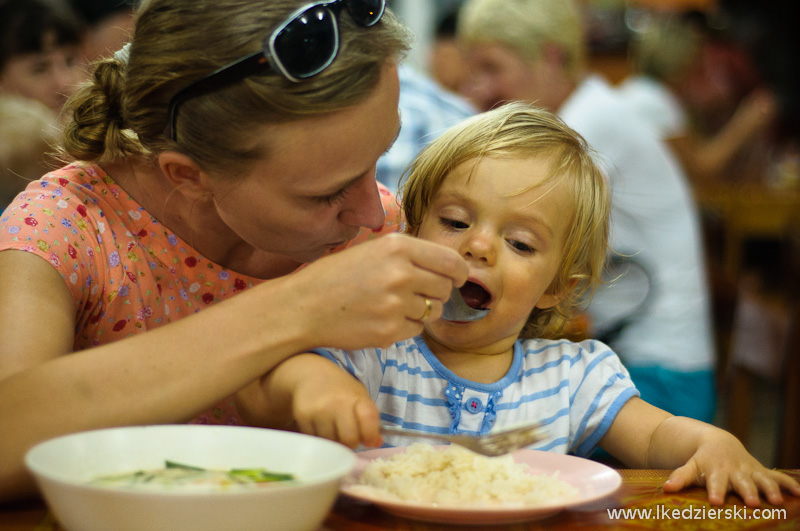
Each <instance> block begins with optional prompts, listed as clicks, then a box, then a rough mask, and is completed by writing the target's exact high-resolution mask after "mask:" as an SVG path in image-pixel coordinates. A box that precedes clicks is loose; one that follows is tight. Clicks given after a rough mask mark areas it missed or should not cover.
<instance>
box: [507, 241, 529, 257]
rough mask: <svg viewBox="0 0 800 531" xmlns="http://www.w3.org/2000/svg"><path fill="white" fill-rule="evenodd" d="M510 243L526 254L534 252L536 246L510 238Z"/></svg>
mask: <svg viewBox="0 0 800 531" xmlns="http://www.w3.org/2000/svg"><path fill="white" fill-rule="evenodd" d="M508 243H509V245H511V247H513V248H514V249H516V250H517V251H519V252H521V253H525V254H530V253H532V252H534V248H533V247H531V246H530V245H528V244H527V243H522V242H520V241H517V240H508Z"/></svg>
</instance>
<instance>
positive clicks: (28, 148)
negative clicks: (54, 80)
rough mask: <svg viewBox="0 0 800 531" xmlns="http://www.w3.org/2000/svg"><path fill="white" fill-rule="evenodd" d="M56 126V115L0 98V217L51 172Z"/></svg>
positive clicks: (21, 100) (7, 97) (40, 107)
mask: <svg viewBox="0 0 800 531" xmlns="http://www.w3.org/2000/svg"><path fill="white" fill-rule="evenodd" d="M57 123H58V117H57V116H56V113H55V112H53V110H52V109H51V108H49V107H47V106H46V105H45V104H43V103H40V102H38V101H36V100H31V99H28V98H21V97H19V96H13V95H11V94H3V95H0V213H2V211H3V210H4V209H5V208H6V206H7V205H9V204H10V203H11V201H12V200H13V199H14V197H16V195H17V194H18V193H20V192H21V191H23V190H24V189H25V187H26V186H28V184H29V183H30V182H31V181H34V180H36V179H38V178H39V177H41V175H42V174H44V173H45V172H46V171H48V170H49V169H52V168H53V165H54V164H55V162H56V161H55V158H54V156H53V155H54V150H55V143H56V139H57V136H58V127H57ZM0 217H2V216H0Z"/></svg>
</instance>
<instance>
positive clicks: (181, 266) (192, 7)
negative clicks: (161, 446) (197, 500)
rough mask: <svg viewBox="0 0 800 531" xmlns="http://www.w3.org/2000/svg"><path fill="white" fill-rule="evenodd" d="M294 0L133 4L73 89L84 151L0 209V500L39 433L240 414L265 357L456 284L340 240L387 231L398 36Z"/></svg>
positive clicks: (447, 260) (378, 23) (366, 338)
mask: <svg viewBox="0 0 800 531" xmlns="http://www.w3.org/2000/svg"><path fill="white" fill-rule="evenodd" d="M328 4H330V5H328ZM303 5H304V1H302V0H270V1H267V0H260V1H255V2H238V1H236V0H222V1H221V0H199V1H198V0H150V1H147V2H145V3H144V4H143V5H142V6H141V8H140V10H139V13H138V14H137V21H136V30H135V34H134V38H133V40H132V43H131V46H130V49H129V53H127V52H128V50H124V51H123V52H121V53H118V54H117V55H116V56H115V57H114V58H112V59H108V60H106V61H103V62H101V63H99V64H98V65H97V68H96V71H95V73H94V78H93V82H92V84H90V85H89V86H87V87H85V88H83V89H82V91H81V92H80V93H78V94H77V95H76V96H75V98H74V99H73V101H72V102H71V105H70V109H71V110H72V113H73V114H72V119H71V121H70V122H69V124H68V125H67V129H66V131H65V139H64V151H65V154H66V155H67V156H68V157H69V158H70V159H72V160H75V161H82V162H79V163H74V164H72V165H70V166H67V167H65V168H63V169H61V170H59V171H56V172H53V173H51V174H48V175H47V176H45V177H44V178H43V179H42V180H41V181H39V182H34V183H32V184H31V185H30V187H29V188H28V190H27V192H26V193H25V194H22V195H20V196H19V197H18V198H17V200H16V201H15V202H14V203H13V204H12V205H11V206H10V207H9V209H8V210H7V211H6V213H5V214H4V216H3V218H2V219H0V300H2V301H3V302H4V304H3V305H2V307H0V328H2V330H3V333H2V334H0V404H2V405H0V408H2V409H0V419H3V420H0V434H2V435H0V455H3V456H4V458H3V460H2V463H0V485H1V487H0V499H10V498H13V497H19V496H21V495H24V494H28V493H31V492H33V484H32V482H31V479H30V477H29V476H28V475H27V474H26V472H25V470H24V468H23V464H22V459H23V455H24V452H25V451H26V450H27V449H28V448H30V446H32V445H33V444H35V443H36V442H38V441H41V440H43V439H46V438H49V437H53V436H56V435H59V434H63V433H69V432H74V431H79V430H86V429H92V428H99V427H106V426H115V425H130V424H147V423H158V422H184V421H191V420H194V421H196V422H222V423H228V422H230V423H239V422H243V421H246V419H247V418H252V417H253V416H254V415H252V414H251V411H250V406H251V405H252V404H253V403H254V400H252V398H251V396H252V394H253V389H254V388H255V385H251V386H249V387H248V384H250V383H251V382H253V381H255V380H257V379H258V377H259V376H260V375H262V374H263V373H265V372H266V371H268V370H269V369H271V368H272V367H273V366H274V365H275V364H276V363H278V362H280V361H282V360H283V359H285V358H286V357H288V356H291V355H293V354H295V353H297V352H303V351H307V350H308V349H310V348H313V347H317V346H323V345H327V346H334V347H339V348H350V349H352V348H363V347H367V346H371V345H389V344H391V343H393V342H394V341H397V340H399V339H402V338H406V337H410V336H412V335H415V334H417V333H419V332H420V330H421V328H422V321H424V320H425V319H426V318H429V317H431V318H436V317H438V316H439V315H440V314H441V308H442V301H443V300H444V299H446V298H447V297H448V295H449V293H450V290H451V288H452V286H453V285H454V284H456V285H460V284H461V283H463V282H464V280H465V279H466V265H465V264H464V263H463V261H462V260H461V258H460V257H458V255H457V254H456V253H455V252H453V251H451V250H448V249H445V248H443V247H440V246H438V245H435V244H431V243H427V242H424V241H420V240H414V239H410V238H407V237H404V236H400V235H389V236H386V237H382V238H377V239H374V240H372V241H369V242H366V243H364V244H363V245H356V246H354V247H352V248H350V247H351V246H352V244H353V243H355V241H358V240H365V239H372V238H371V237H372V236H374V235H378V234H379V233H384V232H392V231H394V230H395V228H396V226H397V216H396V215H395V214H392V213H391V212H392V211H396V209H395V207H394V204H393V202H392V201H391V197H390V195H388V194H387V193H381V190H380V189H379V188H378V186H377V184H376V181H375V163H376V161H377V159H378V157H379V156H380V155H381V154H382V153H383V152H384V151H386V149H387V148H388V147H389V146H390V145H391V144H392V141H393V139H394V138H395V136H396V135H397V130H398V128H399V119H398V113H397V100H398V80H397V71H396V61H397V60H398V57H399V56H400V55H401V54H402V53H403V51H404V50H405V49H406V47H407V43H408V37H407V33H406V30H405V29H404V28H403V27H402V26H401V25H400V24H399V23H398V22H397V21H396V19H395V18H394V17H393V16H392V14H391V13H389V12H386V13H383V9H384V2H383V1H374V0H362V1H356V0H345V1H337V2H321V3H319V4H316V5H313V6H311V7H308V8H305V9H301V6H303ZM221 13H224V16H220V14H221ZM381 15H383V16H382V17H381ZM337 51H338V54H337ZM384 208H389V209H390V214H389V215H387V214H385V210H384ZM336 251H342V252H336ZM329 255H330V256H329ZM311 262H313V263H311ZM298 270H299V271H298ZM290 273H293V274H290ZM20 316H24V318H22V319H20ZM68 353H71V354H70V355H69V356H65V354H68ZM215 404H216V405H215ZM239 411H241V414H240V412H239ZM242 417H245V418H244V419H243V418H242ZM12 418H13V423H12V422H11V420H10V419H12ZM4 422H7V423H9V425H8V426H6V425H2V423H4Z"/></svg>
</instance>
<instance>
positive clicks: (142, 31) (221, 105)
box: [62, 0, 410, 173]
mask: <svg viewBox="0 0 800 531" xmlns="http://www.w3.org/2000/svg"><path fill="white" fill-rule="evenodd" d="M305 3H306V0H144V1H143V2H142V3H141V5H140V7H139V9H138V11H137V15H136V26H135V32H134V35H133V38H132V41H131V44H130V50H129V54H127V55H128V57H122V56H121V54H116V56H115V57H111V58H108V59H104V60H101V61H99V62H97V63H96V65H95V70H94V73H93V77H92V79H91V81H90V82H89V83H88V84H87V85H85V86H84V87H83V88H82V89H81V90H80V91H79V92H78V94H76V95H75V96H74V97H73V98H72V100H71V101H70V102H69V103H68V106H69V110H70V111H71V115H72V118H71V120H70V122H69V123H68V124H67V127H66V130H65V138H64V143H63V149H62V152H63V154H64V158H66V159H67V160H88V161H103V160H110V159H111V160H113V159H118V158H121V157H126V156H140V157H153V156H154V155H156V154H158V153H160V152H161V151H164V150H175V151H180V152H182V153H185V154H186V155H188V156H190V157H192V159H194V160H195V161H196V162H197V163H198V164H199V165H200V166H202V167H203V168H205V169H206V170H209V171H215V170H216V171H222V170H223V169H224V170H225V171H227V172H229V173H234V172H236V171H241V170H243V169H245V168H246V167H247V165H248V164H249V163H251V162H252V161H253V160H255V159H258V158H261V157H264V156H265V155H267V154H268V150H269V146H268V145H261V144H257V143H256V142H255V140H254V136H255V135H253V131H254V130H255V129H257V128H259V127H261V126H264V125H268V124H278V123H281V122H288V121H292V120H297V119H301V118H303V117H308V116H313V115H318V114H323V113H329V112H333V111H336V110H340V109H343V108H346V107H349V106H352V105H355V104H357V103H358V102H360V101H361V100H363V99H365V98H366V97H367V96H368V95H369V94H370V93H371V92H372V91H373V90H374V88H375V87H376V86H377V83H378V79H379V77H380V72H381V69H382V67H383V66H384V65H385V64H386V62H387V61H391V60H400V58H401V56H402V54H404V53H405V52H406V50H407V49H408V46H409V43H410V33H409V32H408V29H407V28H405V26H403V25H402V24H400V23H399V22H398V20H397V19H396V18H395V17H394V16H393V15H392V13H390V12H389V11H388V10H387V12H386V13H385V14H384V16H383V18H382V20H381V21H380V22H379V23H378V24H376V25H375V26H372V27H370V28H364V27H361V26H359V25H357V24H356V23H354V22H353V20H352V18H351V17H350V15H349V14H348V13H347V12H346V10H344V9H343V10H341V12H340V15H339V16H338V17H337V19H338V23H339V29H340V39H341V42H340V48H339V54H338V56H337V58H336V60H335V61H334V62H333V64H332V65H331V66H330V67H329V68H327V69H326V70H324V71H323V72H322V73H320V74H318V75H316V76H314V77H312V78H309V79H306V80H304V81H302V82H300V83H294V82H291V81H288V80H287V79H285V78H284V77H283V76H281V75H280V74H277V73H275V72H272V71H265V73H264V75H253V76H250V77H247V78H245V79H243V80H240V81H238V82H236V83H233V84H231V85H230V86H227V87H224V88H222V89H220V90H217V91H215V92H212V93H210V94H206V95H203V96H199V97H196V98H192V99H189V100H187V101H186V102H185V103H184V104H183V105H182V106H181V107H180V113H179V116H178V127H177V142H175V141H172V140H170V139H169V138H168V137H167V136H165V134H164V131H165V128H166V125H167V107H168V104H169V101H170V99H171V98H172V96H173V95H174V94H175V93H176V92H178V91H179V90H180V89H182V88H184V87H186V86H188V85H190V84H191V83H192V82H194V81H196V80H198V79H200V78H202V77H204V76H206V75H208V74H210V73H211V72H213V71H215V70H217V69H218V68H220V67H222V66H223V65H226V64H228V63H231V62H233V61H235V60H238V59H240V58H242V57H244V56H245V55H248V54H250V53H252V52H254V51H256V50H258V49H260V48H261V46H262V42H263V41H264V39H265V38H266V37H267V36H268V35H269V33H270V32H271V31H272V30H273V29H274V28H275V27H276V26H278V25H279V24H280V23H281V22H282V21H283V20H284V19H285V18H286V17H287V16H288V15H289V14H291V13H292V12H294V11H295V10H297V9H298V8H299V7H301V6H302V5H304V4H305Z"/></svg>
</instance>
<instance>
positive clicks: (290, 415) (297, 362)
mask: <svg viewBox="0 0 800 531" xmlns="http://www.w3.org/2000/svg"><path fill="white" fill-rule="evenodd" d="M238 399H239V401H238V402H237V406H238V408H239V412H240V414H242V417H243V418H244V419H245V420H246V421H247V422H248V423H251V424H255V425H261V426H280V425H282V426H283V427H285V426H287V425H289V424H290V423H294V424H295V425H296V426H297V428H298V429H299V430H300V431H302V432H303V433H308V434H311V435H317V436H319V437H325V438H326V439H331V440H334V441H338V442H340V443H342V444H345V445H347V446H349V447H350V448H355V447H357V446H358V445H359V444H361V443H363V444H364V445H366V446H380V444H381V442H382V441H381V436H380V433H379V431H378V423H379V412H378V408H377V406H376V405H375V403H374V402H373V401H372V398H371V397H370V396H369V393H368V392H367V389H366V388H365V387H364V386H363V385H362V384H361V382H359V381H358V380H357V379H355V378H354V377H353V376H352V375H350V374H349V373H347V372H346V371H345V370H343V369H342V368H340V367H339V366H338V365H336V364H335V363H333V362H332V361H330V360H328V359H326V358H324V357H322V356H319V355H317V354H311V353H307V354H298V355H296V356H293V357H291V358H289V359H288V360H286V361H284V362H283V363H281V364H280V365H278V366H277V367H276V368H275V369H273V370H272V371H270V372H269V373H267V374H266V375H265V376H263V377H262V378H261V379H260V380H259V381H258V382H256V383H254V385H251V386H250V387H249V388H248V389H246V390H243V391H242V392H241V393H240V395H239V396H238Z"/></svg>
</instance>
